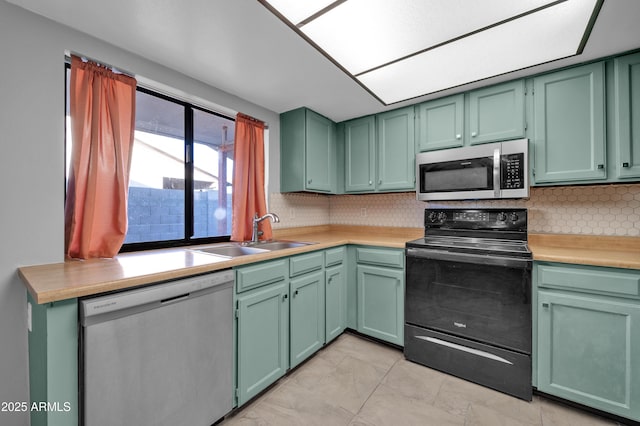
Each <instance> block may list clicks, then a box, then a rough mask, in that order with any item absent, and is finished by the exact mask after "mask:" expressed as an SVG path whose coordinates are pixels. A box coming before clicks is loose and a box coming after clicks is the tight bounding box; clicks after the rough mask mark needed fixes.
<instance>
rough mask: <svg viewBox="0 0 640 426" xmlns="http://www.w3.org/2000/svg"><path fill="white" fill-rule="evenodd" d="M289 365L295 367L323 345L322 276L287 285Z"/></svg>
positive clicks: (315, 274) (296, 280) (312, 276)
mask: <svg viewBox="0 0 640 426" xmlns="http://www.w3.org/2000/svg"><path fill="white" fill-rule="evenodd" d="M290 286H291V288H290V294H291V307H290V309H291V311H290V325H289V334H290V339H291V340H290V342H289V345H290V364H291V367H295V366H296V365H298V364H300V363H301V362H302V361H304V360H305V359H307V358H308V357H309V356H311V355H312V354H314V353H315V352H316V351H317V350H318V349H320V348H321V347H322V345H324V272H323V271H318V272H313V273H310V274H306V275H303V276H300V277H298V278H295V279H292V280H291V283H290Z"/></svg>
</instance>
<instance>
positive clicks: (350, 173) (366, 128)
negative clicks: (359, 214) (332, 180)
mask: <svg viewBox="0 0 640 426" xmlns="http://www.w3.org/2000/svg"><path fill="white" fill-rule="evenodd" d="M375 143H376V137H375V117H373V116H369V117H363V118H358V119H356V120H351V121H348V122H346V123H345V125H344V145H345V146H344V149H345V153H344V155H345V171H344V178H345V188H344V189H345V192H372V191H374V190H375V185H374V179H375V176H374V175H375V166H376V159H375V155H376V150H375Z"/></svg>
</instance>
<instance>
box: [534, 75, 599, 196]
mask: <svg viewBox="0 0 640 426" xmlns="http://www.w3.org/2000/svg"><path fill="white" fill-rule="evenodd" d="M604 101H605V99H604V64H603V63H595V64H590V65H585V66H581V67H577V68H572V69H568V70H564V71H560V72H556V73H552V74H547V75H543V76H541V77H536V78H535V79H534V101H533V102H534V138H533V149H534V158H533V160H534V165H533V171H532V173H533V178H534V181H535V183H564V182H566V183H570V182H572V181H589V180H602V179H605V178H606V170H605V164H606V161H605V125H604V120H605V113H604V105H605V102H604Z"/></svg>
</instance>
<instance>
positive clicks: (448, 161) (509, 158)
mask: <svg viewBox="0 0 640 426" xmlns="http://www.w3.org/2000/svg"><path fill="white" fill-rule="evenodd" d="M528 151H529V140H528V139H518V140H512V141H505V142H497V143H489V144H484V145H474V146H468V147H463V148H454V149H444V150H441V151H430V152H422V153H419V154H418V155H417V156H416V183H417V185H416V193H417V197H418V200H423V201H432V200H473V199H500V198H528V197H529V166H528V165H529V155H528Z"/></svg>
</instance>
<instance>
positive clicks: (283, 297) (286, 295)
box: [282, 294, 289, 302]
mask: <svg viewBox="0 0 640 426" xmlns="http://www.w3.org/2000/svg"><path fill="white" fill-rule="evenodd" d="M288 298H289V295H288V294H283V295H282V301H283V302H284V301H285V300H287V299H288Z"/></svg>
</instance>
